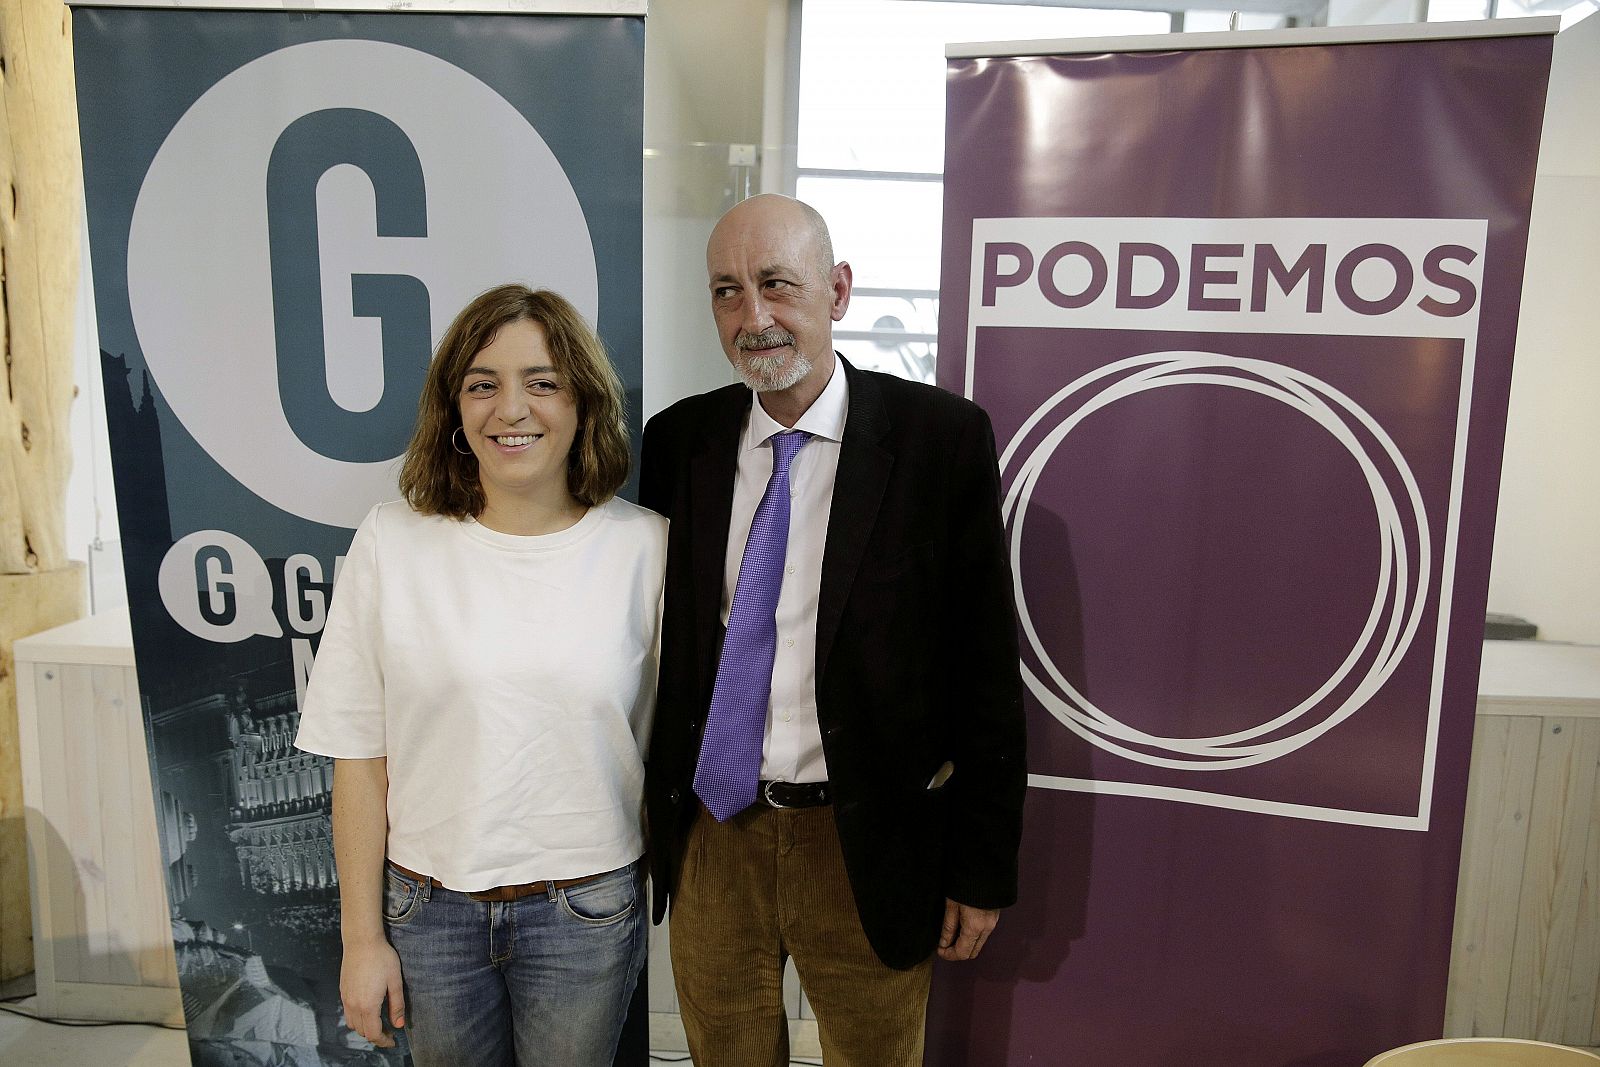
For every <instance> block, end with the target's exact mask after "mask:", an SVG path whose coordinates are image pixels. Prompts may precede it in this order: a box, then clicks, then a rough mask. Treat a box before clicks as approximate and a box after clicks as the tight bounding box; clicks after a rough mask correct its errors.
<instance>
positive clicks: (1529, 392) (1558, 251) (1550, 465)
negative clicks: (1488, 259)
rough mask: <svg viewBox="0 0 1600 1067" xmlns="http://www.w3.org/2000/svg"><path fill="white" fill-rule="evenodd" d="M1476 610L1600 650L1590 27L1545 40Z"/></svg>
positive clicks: (1599, 258) (1595, 91) (1597, 158)
mask: <svg viewBox="0 0 1600 1067" xmlns="http://www.w3.org/2000/svg"><path fill="white" fill-rule="evenodd" d="M1489 610H1491V611H1503V612H1510V613H1512V614H1516V615H1521V616H1523V617H1524V618H1526V619H1528V620H1529V621H1531V622H1534V623H1536V624H1537V625H1538V626H1539V632H1540V636H1542V637H1546V638H1549V639H1552V640H1557V641H1578V642H1582V643H1584V644H1600V16H1596V15H1591V16H1590V17H1589V18H1587V19H1585V20H1584V21H1582V22H1580V23H1577V24H1576V25H1574V26H1571V27H1569V28H1568V29H1566V30H1564V31H1562V33H1561V34H1559V35H1558V36H1557V37H1556V45H1555V59H1554V62H1553V64H1552V70H1551V79H1550V103H1549V107H1548V110H1547V111H1546V114H1545V124H1544V134H1543V141H1542V143H1541V147H1540V151H1539V172H1538V179H1537V181H1536V182H1535V184H1534V191H1533V218H1532V221H1531V226H1530V229H1529V234H1528V268H1527V273H1526V275H1525V278H1524V281H1523V293H1522V315H1521V322H1520V325H1519V328H1518V331H1517V351H1516V362H1515V365H1514V367H1513V371H1512V378H1511V411H1510V415H1509V418H1508V420H1507V424H1506V452H1505V465H1504V468H1503V471H1502V474H1501V481H1500V516H1499V521H1498V525H1497V527H1496V530H1495V545H1494V567H1493V570H1492V572H1491V575H1490V579H1489Z"/></svg>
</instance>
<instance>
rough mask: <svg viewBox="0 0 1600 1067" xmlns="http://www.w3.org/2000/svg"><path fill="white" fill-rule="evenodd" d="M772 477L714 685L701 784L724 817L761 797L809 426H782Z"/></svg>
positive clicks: (710, 805)
mask: <svg viewBox="0 0 1600 1067" xmlns="http://www.w3.org/2000/svg"><path fill="white" fill-rule="evenodd" d="M768 440H770V441H771V442H772V477H771V478H770V479H768V481H767V491H766V492H765V493H763V494H762V496H761V503H760V504H759V505H757V506H756V514H755V518H754V519H752V520H751V522H750V540H749V541H747V542H745V546H744V559H743V560H741V561H740V563H739V582H738V584H737V585H735V586H734V588H733V606H732V607H730V608H729V609H728V635H727V637H726V638H725V639H724V640H723V642H722V660H721V662H720V663H718V664H717V682H716V686H715V687H714V688H713V689H712V691H711V711H710V712H709V713H708V714H707V716H706V731H705V737H704V738H703V739H702V740H701V742H700V762H699V764H698V765H697V766H696V767H695V771H694V791H695V792H696V793H698V794H699V795H700V799H701V800H703V801H705V802H706V808H707V810H709V811H710V812H711V814H712V815H714V816H715V817H716V820H717V821H718V822H727V821H728V820H729V819H731V818H733V817H734V816H735V815H737V814H739V813H740V812H741V811H743V810H744V809H745V808H748V807H749V806H750V805H751V804H752V803H754V802H755V799H756V782H757V780H758V779H759V778H760V777H761V740H762V735H763V734H764V733H765V732H766V726H767V704H768V703H769V701H770V700H771V698H772V657H773V654H774V653H776V652H777V650H778V624H777V622H776V621H775V619H774V615H775V613H776V612H777V610H778V591H779V590H780V589H781V588H782V587H783V560H784V556H785V554H786V553H787V550H788V547H789V463H790V462H791V461H792V460H793V459H794V457H795V454H796V453H798V452H799V451H800V450H801V449H802V448H804V447H805V443H806V442H807V441H809V440H811V435H810V434H808V433H806V432H805V431H803V430H788V431H785V432H783V433H775V434H773V435H772V436H771V437H770V438H768Z"/></svg>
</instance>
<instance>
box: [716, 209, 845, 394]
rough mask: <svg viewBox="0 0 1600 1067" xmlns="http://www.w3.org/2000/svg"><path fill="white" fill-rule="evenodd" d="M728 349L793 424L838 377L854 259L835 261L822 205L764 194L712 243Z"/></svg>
mask: <svg viewBox="0 0 1600 1067" xmlns="http://www.w3.org/2000/svg"><path fill="white" fill-rule="evenodd" d="M706 275H707V279H708V282H709V285H710V289H711V312H712V315H713V316H714V317H715V318H716V320H717V333H718V335H719V337H720V339H721V341H722V350H723V352H724V353H725V354H726V355H727V357H728V360H729V362H730V363H732V364H733V366H734V369H735V370H737V371H738V372H739V376H740V377H741V378H743V379H744V381H745V384H747V385H749V386H750V388H752V389H754V390H755V391H756V392H758V393H761V394H762V406H763V407H765V408H766V409H767V412H768V414H771V415H772V416H773V417H774V418H778V419H779V421H782V422H784V424H785V425H787V426H793V425H794V421H793V418H794V417H798V415H799V414H800V413H802V412H804V411H805V409H806V407H807V406H809V404H810V403H811V401H812V400H815V399H816V397H817V396H818V395H819V394H820V393H821V391H822V388H823V386H825V385H826V384H827V382H828V380H829V377H830V376H831V375H832V373H833V367H834V353H833V324H834V323H835V322H838V321H839V320H840V319H842V318H844V313H845V311H846V310H847V309H848V308H849V306H850V285H851V278H850V264H848V263H835V262H834V261H833V242H832V241H831V240H829V238H828V225H827V223H825V222H823V221H822V216H821V215H819V214H817V211H816V209H815V208H813V207H811V206H810V205H809V204H803V203H801V202H800V201H798V200H795V199H792V198H791V197H787V196H776V195H773V194H762V195H761V196H752V197H751V198H750V199H748V200H745V201H743V202H742V203H740V204H738V205H736V206H735V207H734V208H733V209H732V210H731V211H729V212H728V213H727V214H726V215H724V216H722V219H721V221H719V222H718V223H717V225H716V227H715V228H714V229H713V230H712V231H711V239H710V240H709V241H708V242H706Z"/></svg>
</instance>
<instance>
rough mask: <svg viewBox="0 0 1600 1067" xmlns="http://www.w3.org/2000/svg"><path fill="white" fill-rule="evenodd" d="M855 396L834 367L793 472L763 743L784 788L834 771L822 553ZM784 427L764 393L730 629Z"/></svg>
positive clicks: (740, 517)
mask: <svg viewBox="0 0 1600 1067" xmlns="http://www.w3.org/2000/svg"><path fill="white" fill-rule="evenodd" d="M849 407H850V389H849V386H848V385H847V384H846V383H845V376H844V370H843V368H842V367H840V366H839V363H838V361H837V360H835V361H834V366H833V376H832V377H831V378H829V379H828V384H827V386H825V387H824V388H823V390H822V395H821V396H819V397H817V399H816V401H815V402H814V403H813V404H812V405H811V407H809V408H807V409H806V413H805V414H804V415H802V416H800V421H799V422H797V423H795V424H794V427H793V428H794V429H796V430H804V431H806V432H807V433H809V434H811V440H810V441H807V442H806V445H805V447H804V448H802V449H801V450H800V452H799V454H798V455H796V456H795V458H794V461H793V463H791V464H790V466H789V496H790V501H789V504H790V507H789V547H788V550H787V553H786V555H785V561H784V568H783V587H782V589H781V590H780V591H779V593H778V611H777V624H778V650H777V653H776V655H775V656H774V657H773V663H772V702H771V704H769V705H768V708H767V729H766V733H765V735H764V736H763V738H762V742H761V777H762V778H768V779H773V780H775V781H780V782H824V781H827V779H828V763H827V760H826V759H824V758H823V755H822V730H821V728H820V727H819V726H818V725H817V596H818V593H819V591H820V590H821V588H822V549H823V544H824V542H825V541H826V540H827V536H828V515H829V513H830V512H831V511H832V510H833V481H834V475H835V474H837V473H838V470H839V442H840V441H841V440H842V439H843V437H844V420H845V415H846V413H847V412H848V411H849ZM787 429H790V427H787V426H784V425H783V424H782V423H780V422H778V421H777V420H776V419H774V418H773V417H772V416H771V415H768V414H767V413H766V411H765V410H763V409H762V407H761V403H760V394H757V395H756V398H755V402H754V403H752V404H751V405H750V414H749V415H748V416H747V417H746V419H745V425H744V434H743V436H742V437H741V438H740V439H739V471H738V475H737V476H736V478H735V480H734V485H733V514H732V517H731V519H730V520H729V524H728V554H727V557H726V559H725V561H724V564H723V578H722V624H723V625H724V626H726V625H727V624H728V612H729V610H730V609H731V608H732V607H733V592H734V589H735V587H736V586H737V585H738V582H739V564H740V563H741V562H742V561H743V560H744V546H745V542H746V541H748V540H749V539H750V524H751V522H752V521H753V520H754V519H755V514H756V505H758V504H760V503H761V496H762V494H763V493H765V492H766V491H767V481H768V480H769V479H770V478H771V477H772V445H771V443H770V442H769V441H768V438H770V437H771V436H772V435H773V434H775V433H782V432H783V431H784V430H787Z"/></svg>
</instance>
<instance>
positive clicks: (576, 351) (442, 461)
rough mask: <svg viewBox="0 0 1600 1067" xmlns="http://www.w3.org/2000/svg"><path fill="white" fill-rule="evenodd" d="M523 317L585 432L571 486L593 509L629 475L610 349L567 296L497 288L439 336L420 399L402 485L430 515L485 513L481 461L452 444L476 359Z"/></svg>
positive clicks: (570, 467) (578, 441)
mask: <svg viewBox="0 0 1600 1067" xmlns="http://www.w3.org/2000/svg"><path fill="white" fill-rule="evenodd" d="M523 319H526V320H527V321H529V322H534V323H537V324H538V325H539V326H540V328H542V329H543V330H544V336H545V343H546V344H547V345H548V346H549V348H550V355H551V356H552V357H554V360H555V368H556V370H557V372H559V373H560V374H561V376H562V379H563V385H564V387H565V388H568V389H571V390H572V392H573V399H574V400H575V401H576V402H577V408H578V432H577V436H576V437H574V438H573V441H572V451H571V453H569V454H568V457H567V488H568V490H569V491H571V493H572V495H573V496H574V497H575V498H577V500H578V501H579V502H580V503H582V504H586V505H588V506H590V507H593V506H595V505H596V504H603V503H605V502H606V501H607V500H609V499H610V498H611V497H612V496H613V495H614V494H615V493H616V491H617V490H618V489H619V488H621V487H622V483H623V482H625V481H627V479H628V431H627V427H626V425H625V423H624V422H623V410H624V405H623V398H622V382H621V380H620V379H618V377H617V372H616V370H615V369H614V368H613V367H612V366H611V360H610V359H609V358H608V357H607V356H606V350H605V346H604V345H602V344H601V343H600V338H598V337H596V336H595V333H594V331H593V330H592V329H590V328H589V324H588V323H587V322H585V321H584V319H583V316H582V315H580V314H578V309H577V308H575V307H573V306H572V304H571V302H570V301H568V300H567V298H566V297H564V296H561V295H560V294H559V293H553V292H551V291H550V290H548V289H537V290H535V289H529V288H528V287H527V286H525V285H500V286H496V287H495V288H493V289H490V290H489V291H488V292H486V293H483V294H482V295H480V296H478V297H477V298H476V299H475V300H473V301H472V303H470V304H468V305H467V306H466V307H464V308H462V309H461V313H460V314H459V315H457V316H456V318H455V321H454V322H452V323H451V324H450V328H449V329H448V330H446V331H445V334H444V338H443V340H441V341H440V342H439V350H438V351H437V352H436V353H435V354H434V357H433V362H432V363H430V364H429V366H428V379H427V381H426V382H425V383H424V384H423V387H422V397H421V399H419V400H418V402H417V428H416V429H415V430H414V431H413V432H412V434H411V443H410V444H409V445H407V446H406V455H405V462H404V463H403V464H402V465H401V467H400V491H401V492H402V493H403V494H405V498H406V501H407V502H408V503H409V504H410V505H411V507H412V508H413V509H414V510H416V511H419V512H421V513H423V514H424V515H448V516H450V517H452V518H457V519H462V518H467V517H469V516H476V515H477V514H478V513H479V512H481V511H482V510H483V506H484V498H483V487H482V486H481V485H480V484H479V482H478V458H477V457H476V456H474V455H472V454H470V453H467V454H463V453H461V452H459V451H457V449H456V448H455V446H454V444H453V443H452V441H451V436H452V435H453V434H454V433H455V432H456V429H457V428H458V427H460V425H461V409H460V406H459V404H458V401H457V397H458V396H459V394H460V392H461V383H462V381H463V380H464V379H465V378H466V374H467V368H468V367H469V366H471V365H472V358H473V357H474V356H476V355H477V354H478V353H479V352H481V351H483V349H484V347H485V346H486V345H488V344H489V342H491V341H493V340H494V336H495V334H496V333H497V332H499V330H500V328H501V327H502V326H505V325H506V324H507V323H511V322H517V321H519V320H523Z"/></svg>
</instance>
